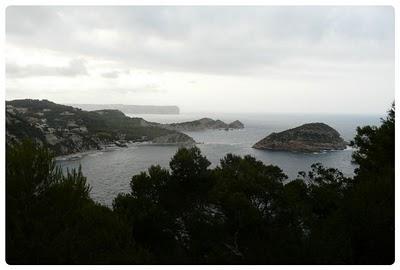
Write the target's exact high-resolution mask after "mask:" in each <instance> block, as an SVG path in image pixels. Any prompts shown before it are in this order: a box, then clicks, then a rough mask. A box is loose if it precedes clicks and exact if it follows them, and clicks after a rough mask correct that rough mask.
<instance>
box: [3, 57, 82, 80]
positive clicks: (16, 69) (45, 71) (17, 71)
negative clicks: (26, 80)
mask: <svg viewBox="0 0 400 270" xmlns="http://www.w3.org/2000/svg"><path fill="white" fill-rule="evenodd" d="M6 74H7V76H8V77H17V78H23V77H33V76H66V77H75V76H79V75H88V72H87V69H86V65H85V61H84V60H82V59H74V60H71V61H70V62H69V64H68V65H67V66H61V67H51V66H45V65H38V64H36V65H26V66H20V65H17V64H15V63H7V65H6Z"/></svg>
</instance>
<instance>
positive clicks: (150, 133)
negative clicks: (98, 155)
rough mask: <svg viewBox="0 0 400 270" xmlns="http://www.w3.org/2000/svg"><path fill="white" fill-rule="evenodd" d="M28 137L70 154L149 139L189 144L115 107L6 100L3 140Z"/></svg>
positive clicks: (188, 140)
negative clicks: (88, 108) (89, 107)
mask: <svg viewBox="0 0 400 270" xmlns="http://www.w3.org/2000/svg"><path fill="white" fill-rule="evenodd" d="M23 138H31V139H33V140H35V141H37V142H38V143H39V144H41V145H46V146H48V147H49V148H50V149H52V150H53V151H54V152H55V153H56V154H57V155H62V154H71V153H76V152H81V151H86V150H92V149H102V148H104V147H105V146H107V145H117V146H125V145H126V143H128V142H141V141H149V142H155V143H162V142H164V141H165V142H167V143H169V144H171V143H173V144H193V143H194V140H193V139H192V138H191V137H189V136H188V135H185V134H183V133H180V132H178V131H174V130H169V129H166V128H163V127H161V126H159V125H157V124H156V123H149V122H147V121H145V120H144V119H142V118H131V117H127V116H125V115H124V114H123V113H122V112H121V111H118V110H98V111H90V112H89V111H84V110H81V109H78V108H74V107H72V106H65V105H60V104H56V103H53V102H51V101H48V100H32V99H21V100H13V101H7V102H6V140H7V143H10V142H13V141H20V140H22V139H23Z"/></svg>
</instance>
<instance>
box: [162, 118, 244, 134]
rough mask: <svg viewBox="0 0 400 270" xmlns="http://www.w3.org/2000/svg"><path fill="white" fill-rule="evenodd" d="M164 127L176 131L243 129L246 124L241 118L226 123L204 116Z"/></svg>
mask: <svg viewBox="0 0 400 270" xmlns="http://www.w3.org/2000/svg"><path fill="white" fill-rule="evenodd" d="M162 127H164V128H167V129H172V130H176V131H202V130H207V129H224V130H229V129H242V128H244V125H243V123H242V122H240V121H239V120H236V121H234V122H232V123H229V124H227V123H225V122H223V121H221V120H213V119H211V118H202V119H199V120H195V121H190V122H182V123H173V124H164V125H162Z"/></svg>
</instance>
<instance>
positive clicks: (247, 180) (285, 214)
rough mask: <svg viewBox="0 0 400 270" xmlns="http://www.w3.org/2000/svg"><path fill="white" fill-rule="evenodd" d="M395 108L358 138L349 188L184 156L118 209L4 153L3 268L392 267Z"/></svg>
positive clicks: (20, 148) (34, 156)
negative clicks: (354, 164) (273, 265)
mask: <svg viewBox="0 0 400 270" xmlns="http://www.w3.org/2000/svg"><path fill="white" fill-rule="evenodd" d="M394 123H395V115H394V107H393V108H392V109H391V110H390V111H389V114H388V116H387V118H386V119H385V120H383V121H382V125H381V126H380V127H379V128H378V127H370V126H367V127H363V128H358V129H357V135H356V137H355V138H354V141H353V142H352V145H353V147H355V149H356V151H355V152H354V155H353V159H354V162H355V163H356V164H357V165H358V169H357V170H356V172H355V176H354V177H353V178H347V177H345V176H344V175H343V174H342V173H341V172H340V171H338V170H336V169H330V168H324V167H323V166H321V165H320V164H315V165H313V166H312V168H311V171H310V172H308V173H305V172H302V173H300V174H299V179H296V180H294V181H291V182H290V183H288V184H286V185H284V184H283V183H282V182H283V180H285V179H286V178H287V177H286V175H285V174H284V173H283V172H282V171H281V169H280V168H278V167H276V166H271V165H265V164H263V163H262V162H260V161H257V160H256V159H254V158H253V157H251V156H245V157H239V156H235V155H231V154H228V155H227V156H226V157H225V158H224V159H222V160H221V163H220V165H219V166H218V167H216V168H215V169H209V168H208V167H209V165H210V162H209V161H208V160H207V159H206V158H205V157H204V156H202V154H201V152H200V150H199V149H198V148H190V149H186V148H182V149H180V150H179V151H178V152H177V153H176V155H175V156H174V157H173V158H172V160H171V162H170V169H169V170H168V169H165V168H161V167H160V166H152V167H151V168H149V170H148V172H143V173H141V174H139V175H135V176H133V177H132V181H131V192H130V193H129V194H120V195H119V196H118V197H117V198H116V199H115V200H114V202H113V209H109V208H107V207H104V206H101V205H99V204H97V203H95V202H94V201H93V200H92V199H90V197H89V191H90V188H89V186H88V185H87V184H86V179H85V177H84V176H83V175H82V173H81V172H80V170H79V171H77V172H76V171H73V172H71V173H68V174H67V175H63V174H62V173H61V172H60V170H59V169H58V168H57V167H56V166H55V164H54V161H53V158H52V155H51V154H50V153H49V151H48V150H46V149H45V148H41V147H39V146H37V145H35V144H33V143H32V142H28V141H25V142H23V143H21V144H16V145H14V146H10V147H8V148H7V156H6V163H7V164H6V257H7V262H8V263H10V264H113V263H119V264H130V263H133V264H135V263H140V264H170V263H171V264H172V263H174V264H175V263H176V264H214V263H215V264H221V263H224V264H391V263H393V261H394V172H395V169H394V151H395V147H394Z"/></svg>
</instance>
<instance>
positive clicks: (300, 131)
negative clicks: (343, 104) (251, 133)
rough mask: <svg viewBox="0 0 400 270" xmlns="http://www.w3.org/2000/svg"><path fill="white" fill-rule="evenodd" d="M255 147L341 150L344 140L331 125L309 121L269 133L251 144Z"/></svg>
mask: <svg viewBox="0 0 400 270" xmlns="http://www.w3.org/2000/svg"><path fill="white" fill-rule="evenodd" d="M253 148H256V149H267V150H282V151H293V152H320V151H324V150H343V149H345V148H346V142H345V141H344V140H343V139H342V138H341V137H340V134H339V132H337V131H336V130H335V129H333V128H332V127H330V126H328V125H327V124H324V123H309V124H304V125H302V126H299V127H296V128H293V129H288V130H285V131H282V132H279V133H275V132H273V133H271V134H270V135H268V136H267V137H265V138H264V139H262V140H260V141H259V142H257V143H256V144H254V145H253Z"/></svg>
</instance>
